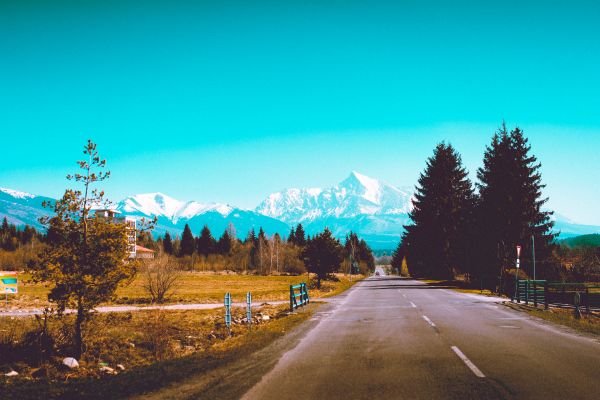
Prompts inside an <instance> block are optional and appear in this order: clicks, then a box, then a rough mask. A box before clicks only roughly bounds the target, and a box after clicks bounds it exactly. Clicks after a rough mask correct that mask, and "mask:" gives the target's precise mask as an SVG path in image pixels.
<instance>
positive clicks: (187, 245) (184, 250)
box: [179, 224, 196, 256]
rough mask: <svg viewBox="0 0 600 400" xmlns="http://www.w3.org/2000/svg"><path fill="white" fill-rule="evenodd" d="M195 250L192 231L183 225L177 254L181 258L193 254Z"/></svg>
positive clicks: (186, 225)
mask: <svg viewBox="0 0 600 400" xmlns="http://www.w3.org/2000/svg"><path fill="white" fill-rule="evenodd" d="M195 249H196V242H195V240H194V235H193V234H192V230H191V229H190V226H189V225H188V224H185V227H184V228H183V234H182V235H181V244H180V249H179V253H180V255H181V256H191V255H192V254H194V250H195Z"/></svg>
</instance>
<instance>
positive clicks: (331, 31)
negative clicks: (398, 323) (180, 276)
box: [0, 0, 600, 224]
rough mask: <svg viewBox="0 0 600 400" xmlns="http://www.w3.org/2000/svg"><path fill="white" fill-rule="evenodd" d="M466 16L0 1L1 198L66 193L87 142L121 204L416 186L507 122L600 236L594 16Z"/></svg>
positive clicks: (475, 159) (581, 11)
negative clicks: (438, 154) (343, 185)
mask: <svg viewBox="0 0 600 400" xmlns="http://www.w3.org/2000/svg"><path fill="white" fill-rule="evenodd" d="M50 3H52V4H50ZM142 3H143V4H142ZM250 3H252V4H250ZM471 3H475V2H462V3H461V2H460V1H452V2H450V1H448V2H437V1H429V2H423V1H397V2H376V1H369V2H363V3H359V2H351V1H312V2H310V1H298V2H286V1H273V2H226V1H222V2H210V3H209V2H206V3H201V2H192V1H189V2H184V1H176V0H171V1H164V2H133V1H131V2H129V1H125V0H122V1H114V2H111V1H92V0H90V1H84V2H83V1H71V2H69V1H53V2H47V1H38V2H35V1H14V2H8V1H2V0H0V137H1V142H0V143H1V145H0V151H1V153H0V154H1V155H0V186H3V187H9V188H14V189H20V190H24V191H29V192H32V193H36V194H44V195H50V196H58V195H60V194H61V193H62V191H63V190H64V188H65V187H66V185H67V182H66V180H65V179H64V176H65V175H66V174H67V173H69V172H72V171H73V170H74V167H75V164H74V161H75V160H76V159H78V158H79V157H80V155H81V153H80V151H81V147H82V146H83V144H84V143H85V141H86V139H87V138H88V137H89V138H93V140H94V141H96V142H97V143H98V145H99V149H100V151H101V153H102V155H103V156H104V157H106V158H107V159H108V165H109V168H110V169H111V170H112V173H113V178H111V180H110V181H109V183H108V184H107V185H106V189H107V192H108V194H109V196H110V197H111V198H113V199H115V200H118V199H120V198H122V197H124V196H126V195H131V194H135V193H142V192H155V191H161V192H164V193H166V194H169V195H171V196H173V197H176V198H179V199H181V200H192V199H194V200H198V201H219V202H227V203H230V204H233V205H238V206H241V207H254V206H255V205H256V204H257V203H258V202H260V200H262V199H263V198H264V197H265V196H266V195H267V194H269V193H271V192H274V191H277V190H280V189H283V188H285V187H305V186H329V185H333V184H335V183H337V182H339V181H340V180H342V179H343V178H345V177H346V176H347V175H348V174H349V173H350V171H351V170H357V171H360V172H362V173H364V174H366V175H370V176H373V177H375V178H380V179H383V180H385V181H388V182H390V183H392V184H395V185H398V186H405V185H406V186H412V185H414V183H415V182H416V179H417V177H418V174H419V172H420V171H421V170H422V169H423V167H424V164H425V159H426V157H428V156H429V155H430V154H431V152H432V150H433V148H434V146H435V144H436V143H437V142H439V141H441V140H446V141H449V142H451V143H452V144H454V145H455V147H457V149H458V150H459V151H460V152H461V154H462V155H463V159H464V161H465V164H466V166H467V168H468V169H469V170H470V171H471V172H475V170H476V168H477V167H479V166H480V165H481V158H482V155H483V151H484V148H485V145H486V144H487V143H488V142H489V141H490V138H491V136H492V134H493V132H494V131H495V129H496V128H497V127H498V125H499V124H500V123H501V121H502V120H503V119H504V120H506V122H507V124H508V126H509V127H513V126H515V125H519V126H520V127H521V128H523V129H524V130H525V133H526V134H527V135H528V136H529V137H530V139H531V142H532V145H533V151H534V153H535V154H536V155H537V156H538V158H539V159H540V161H541V162H542V164H543V169H542V173H543V179H544V182H545V183H546V184H547V185H548V187H547V190H546V194H547V195H548V196H550V199H551V203H550V206H551V207H552V208H554V209H555V210H556V211H558V212H559V213H561V214H564V215H566V216H568V217H570V218H572V219H574V220H575V221H578V222H582V223H594V224H600V212H599V210H598V204H600V202H599V199H600V184H599V182H598V177H599V176H600V156H599V155H598V152H599V150H600V73H599V71H600V24H599V23H598V21H600V5H599V4H598V3H597V2H593V1H589V2H577V1H564V2H552V1H539V2H533V1H532V2H527V1H506V0H505V1H497V2H495V1H486V2H478V3H480V4H479V5H473V4H471Z"/></svg>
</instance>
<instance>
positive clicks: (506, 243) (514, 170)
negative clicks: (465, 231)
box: [473, 124, 555, 288]
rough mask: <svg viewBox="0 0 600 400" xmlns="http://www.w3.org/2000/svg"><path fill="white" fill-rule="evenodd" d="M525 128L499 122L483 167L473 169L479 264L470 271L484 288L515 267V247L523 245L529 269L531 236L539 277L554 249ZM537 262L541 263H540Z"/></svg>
mask: <svg viewBox="0 0 600 400" xmlns="http://www.w3.org/2000/svg"><path fill="white" fill-rule="evenodd" d="M530 152H531V146H530V145H529V144H528V140H527V139H526V138H525V136H524V135H523V131H522V130H521V129H519V128H515V129H514V130H512V131H511V132H508V131H507V130H506V126H505V125H504V124H503V125H502V127H501V128H500V130H499V131H498V132H497V133H496V134H495V135H494V136H493V138H492V143H491V144H490V145H489V146H488V147H487V149H486V152H485V155H484V159H483V167H482V168H480V169H479V170H478V172H477V177H478V179H479V183H478V184H477V187H478V188H479V196H480V200H479V205H478V208H477V214H476V215H477V222H478V223H477V227H478V234H477V238H478V241H477V249H478V250H479V251H478V262H477V264H476V265H477V266H478V268H477V269H475V270H474V271H473V274H474V275H475V276H476V277H478V278H479V279H481V281H482V282H483V283H484V285H485V286H486V287H489V288H494V287H496V285H499V283H500V282H501V281H502V279H503V276H504V270H505V269H506V268H507V267H510V266H513V265H514V263H515V258H516V250H515V248H516V246H517V245H521V246H522V249H523V250H522V253H521V254H522V267H523V268H524V270H525V271H526V272H528V273H529V274H531V273H532V266H533V262H532V256H531V255H532V246H531V244H532V236H533V237H534V238H535V250H536V253H537V258H538V265H537V266H538V267H539V268H538V277H543V276H544V275H543V274H544V266H545V264H544V262H543V261H544V260H546V259H547V258H548V257H549V255H550V253H551V251H552V242H553V240H554V238H555V235H554V234H553V233H552V227H553V222H552V221H551V216H552V212H548V211H543V210H542V207H543V206H544V204H546V202H547V201H548V198H545V197H543V195H542V189H543V188H544V187H545V185H543V184H542V177H541V173H540V167H541V164H540V163H539V162H538V161H537V158H536V157H535V156H533V155H531V154H530ZM540 261H541V262H540Z"/></svg>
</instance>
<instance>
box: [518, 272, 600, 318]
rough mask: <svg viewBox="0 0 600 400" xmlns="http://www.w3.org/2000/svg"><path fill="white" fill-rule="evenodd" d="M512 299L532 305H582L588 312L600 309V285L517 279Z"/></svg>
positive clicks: (546, 306)
mask: <svg viewBox="0 0 600 400" xmlns="http://www.w3.org/2000/svg"><path fill="white" fill-rule="evenodd" d="M512 300H513V301H515V300H516V301H517V302H518V303H520V302H524V303H525V304H529V303H532V304H533V305H534V306H538V305H541V304H543V305H544V307H545V308H548V306H550V305H552V306H557V307H582V308H585V309H586V311H587V312H588V313H590V312H591V311H600V286H598V285H597V284H589V283H563V282H548V281H543V280H537V281H533V280H522V281H521V280H519V281H517V284H516V285H515V293H514V294H513V297H512Z"/></svg>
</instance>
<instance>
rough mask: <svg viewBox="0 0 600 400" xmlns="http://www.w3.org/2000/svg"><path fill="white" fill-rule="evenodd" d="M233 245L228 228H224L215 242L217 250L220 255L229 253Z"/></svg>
mask: <svg viewBox="0 0 600 400" xmlns="http://www.w3.org/2000/svg"><path fill="white" fill-rule="evenodd" d="M232 247H233V243H232V239H231V237H230V236H229V230H228V229H227V230H225V232H223V235H221V237H220V238H219V241H218V242H217V252H218V253H219V254H221V255H224V256H226V255H229V253H231V248H232Z"/></svg>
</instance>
